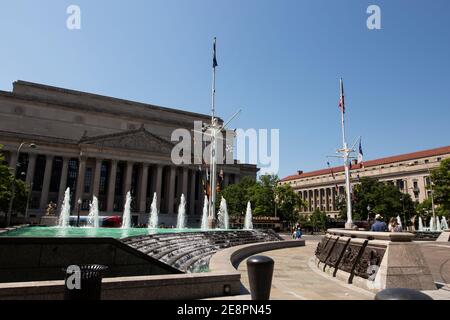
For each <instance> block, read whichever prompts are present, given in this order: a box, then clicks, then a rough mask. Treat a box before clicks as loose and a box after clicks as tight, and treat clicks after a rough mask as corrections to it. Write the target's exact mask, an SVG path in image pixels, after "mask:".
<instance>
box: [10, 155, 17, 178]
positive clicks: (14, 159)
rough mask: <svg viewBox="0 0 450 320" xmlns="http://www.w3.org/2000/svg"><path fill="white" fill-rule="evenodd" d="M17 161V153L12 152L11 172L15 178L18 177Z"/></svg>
mask: <svg viewBox="0 0 450 320" xmlns="http://www.w3.org/2000/svg"><path fill="white" fill-rule="evenodd" d="M17 161H18V156H17V152H16V151H11V152H10V156H9V168H10V169H11V172H12V173H13V174H14V176H16V171H17Z"/></svg>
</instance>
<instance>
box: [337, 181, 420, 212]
mask: <svg viewBox="0 0 450 320" xmlns="http://www.w3.org/2000/svg"><path fill="white" fill-rule="evenodd" d="M340 207H341V217H342V218H345V217H346V210H347V209H346V207H347V206H346V203H345V199H344V201H342V203H341V206H340ZM352 207H353V219H354V220H365V219H367V217H368V216H370V217H372V218H373V217H374V216H375V215H376V214H381V215H382V216H383V217H385V218H390V217H396V216H397V215H400V216H402V215H403V216H405V218H406V220H409V217H410V216H411V215H413V214H414V212H415V210H414V202H413V201H412V199H411V196H410V195H409V194H403V193H402V192H401V191H400V190H399V189H398V188H397V187H396V186H394V185H392V184H388V183H384V182H380V181H378V180H377V179H375V178H361V180H360V183H359V184H357V185H355V186H354V187H353V196H352ZM368 208H370V212H369V211H368Z"/></svg>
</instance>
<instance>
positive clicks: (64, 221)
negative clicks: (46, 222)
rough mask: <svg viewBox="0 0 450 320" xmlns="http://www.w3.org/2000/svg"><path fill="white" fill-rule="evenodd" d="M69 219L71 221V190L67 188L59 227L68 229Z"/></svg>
mask: <svg viewBox="0 0 450 320" xmlns="http://www.w3.org/2000/svg"><path fill="white" fill-rule="evenodd" d="M69 219H70V188H67V189H66V192H65V193H64V200H63V204H62V207H61V213H60V215H59V221H58V222H59V223H58V225H59V226H60V227H61V228H66V227H68V226H69Z"/></svg>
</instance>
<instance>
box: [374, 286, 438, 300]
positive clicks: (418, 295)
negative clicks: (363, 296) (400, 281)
mask: <svg viewBox="0 0 450 320" xmlns="http://www.w3.org/2000/svg"><path fill="white" fill-rule="evenodd" d="M375 300H433V298H431V297H430V296H428V295H426V294H425V293H422V292H420V291H417V290H413V289H407V288H389V289H384V290H383V291H380V292H378V293H377V294H376V296H375Z"/></svg>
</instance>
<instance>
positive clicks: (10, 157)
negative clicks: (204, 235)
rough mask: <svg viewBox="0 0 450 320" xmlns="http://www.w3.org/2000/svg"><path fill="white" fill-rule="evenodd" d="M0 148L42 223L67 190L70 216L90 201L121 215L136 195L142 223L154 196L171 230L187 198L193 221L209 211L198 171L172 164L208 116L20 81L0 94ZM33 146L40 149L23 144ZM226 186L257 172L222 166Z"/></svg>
mask: <svg viewBox="0 0 450 320" xmlns="http://www.w3.org/2000/svg"><path fill="white" fill-rule="evenodd" d="M0 114H1V117H0V128H1V129H0V144H1V145H3V153H4V154H5V157H6V161H7V162H8V164H9V166H10V167H11V168H16V176H17V177H18V178H21V179H23V180H24V181H25V182H26V183H27V185H28V186H29V187H30V188H31V189H32V193H31V196H30V201H29V210H28V212H29V213H30V215H31V217H36V219H38V218H39V217H40V216H41V215H42V214H43V213H44V212H45V209H46V208H47V206H48V203H49V202H53V203H56V204H58V206H60V205H61V203H62V200H63V197H64V191H65V189H66V188H67V187H70V188H71V191H72V209H73V211H74V213H75V212H76V211H77V210H78V206H77V205H76V200H77V199H81V200H82V204H81V208H80V210H81V214H82V215H83V214H87V212H88V209H89V201H90V200H91V199H92V196H94V195H95V196H97V197H98V198H99V206H100V211H101V214H102V215H111V214H114V215H121V212H122V210H123V205H124V202H125V201H124V200H125V195H126V193H127V192H128V191H131V193H132V196H133V204H132V207H133V208H132V210H133V216H134V219H137V220H135V222H136V223H146V222H147V220H148V214H147V213H146V212H148V211H149V207H150V203H151V200H152V197H153V193H154V192H156V193H157V194H158V200H159V201H158V206H159V207H160V212H161V216H162V217H161V221H162V222H165V223H166V224H169V225H170V224H173V223H174V217H175V216H176V214H175V213H176V210H177V206H178V202H179V199H180V196H181V194H184V195H185V197H186V200H187V211H188V214H189V221H191V220H196V221H197V220H198V219H199V216H200V214H201V211H202V206H203V198H204V194H203V187H202V181H201V173H200V170H199V165H195V164H191V165H179V166H176V165H174V164H173V163H172V161H171V150H172V148H173V146H174V143H173V142H171V134H172V132H173V131H174V130H175V129H179V128H184V129H187V130H190V131H191V132H192V131H193V130H194V121H203V122H204V123H209V122H210V116H208V115H204V114H198V113H193V112H187V111H182V110H176V109H170V108H164V107H159V106H154V105H149V104H143V103H138V102H132V101H127V100H122V99H116V98H111V97H105V96H100V95H95V94H90V93H84V92H78V91H73V90H67V89H62V88H56V87H50V86H45V85H41V84H35V83H29V82H24V81H17V82H14V84H13V91H12V92H5V91H0ZM23 142H26V143H28V144H29V143H34V144H36V145H37V148H35V149H32V148H29V147H27V144H25V145H24V146H23V148H22V149H21V150H20V153H19V154H18V153H17V150H18V147H19V145H20V144H21V143H23ZM219 169H222V170H223V173H224V177H223V185H225V186H226V185H228V184H232V183H236V182H239V180H240V178H241V177H243V176H250V177H253V178H256V174H257V171H258V169H257V168H256V166H254V165H246V164H238V163H237V162H235V164H234V165H224V166H222V167H221V168H219Z"/></svg>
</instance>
